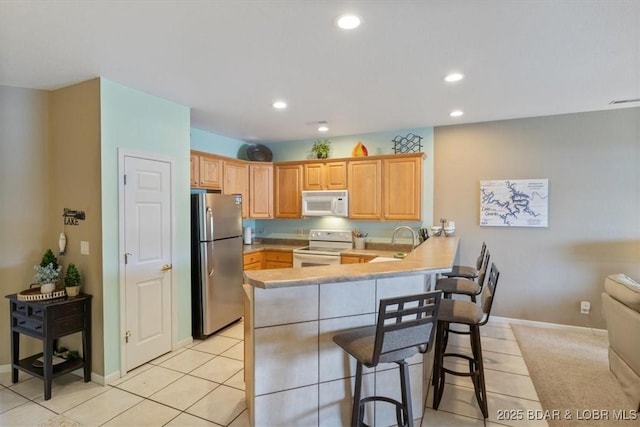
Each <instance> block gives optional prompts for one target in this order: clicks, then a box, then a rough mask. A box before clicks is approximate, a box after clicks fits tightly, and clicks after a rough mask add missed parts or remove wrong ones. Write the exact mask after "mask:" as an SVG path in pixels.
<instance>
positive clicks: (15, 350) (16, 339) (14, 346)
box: [11, 331, 20, 384]
mask: <svg viewBox="0 0 640 427" xmlns="http://www.w3.org/2000/svg"><path fill="white" fill-rule="evenodd" d="M19 361H20V334H19V333H18V332H15V331H11V382H12V383H14V384H15V383H17V382H18V368H16V366H18V363H19Z"/></svg>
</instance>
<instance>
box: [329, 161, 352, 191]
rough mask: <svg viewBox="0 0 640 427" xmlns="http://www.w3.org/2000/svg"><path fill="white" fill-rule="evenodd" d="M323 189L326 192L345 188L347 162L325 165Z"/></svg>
mask: <svg viewBox="0 0 640 427" xmlns="http://www.w3.org/2000/svg"><path fill="white" fill-rule="evenodd" d="M325 188H326V189H327V190H344V189H345V188H347V162H328V163H325Z"/></svg>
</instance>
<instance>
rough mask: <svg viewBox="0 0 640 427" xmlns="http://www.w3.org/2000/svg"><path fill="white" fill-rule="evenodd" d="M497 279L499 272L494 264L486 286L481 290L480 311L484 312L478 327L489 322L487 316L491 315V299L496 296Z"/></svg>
mask: <svg viewBox="0 0 640 427" xmlns="http://www.w3.org/2000/svg"><path fill="white" fill-rule="evenodd" d="M499 277H500V272H499V271H498V268H497V267H496V265H495V263H492V264H491V271H489V280H488V282H487V286H485V288H484V289H483V290H482V311H483V312H484V319H482V322H480V323H479V325H484V324H485V323H487V322H488V321H489V315H490V314H491V307H492V306H493V298H494V297H495V294H496V287H497V286H498V278H499Z"/></svg>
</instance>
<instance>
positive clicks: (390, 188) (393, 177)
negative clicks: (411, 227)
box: [382, 157, 422, 221]
mask: <svg viewBox="0 0 640 427" xmlns="http://www.w3.org/2000/svg"><path fill="white" fill-rule="evenodd" d="M383 166H384V181H383V185H382V194H383V207H382V209H383V213H384V219H388V220H393V221H397V220H418V221H419V220H420V219H421V218H420V213H421V205H422V158H420V157H408V158H397V159H384V160H383Z"/></svg>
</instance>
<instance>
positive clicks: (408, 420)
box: [396, 360, 413, 427]
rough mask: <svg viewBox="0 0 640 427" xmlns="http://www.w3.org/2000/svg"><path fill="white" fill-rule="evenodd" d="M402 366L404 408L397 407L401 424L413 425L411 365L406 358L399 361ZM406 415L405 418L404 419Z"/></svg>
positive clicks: (401, 384)
mask: <svg viewBox="0 0 640 427" xmlns="http://www.w3.org/2000/svg"><path fill="white" fill-rule="evenodd" d="M397 363H398V367H399V368H400V389H401V390H402V410H400V409H398V408H397V409H396V419H397V421H398V425H399V426H408V427H413V410H412V408H411V397H410V396H411V385H410V382H409V365H408V364H407V362H405V361H404V360H403V361H402V362H397ZM402 416H404V420H403V419H402Z"/></svg>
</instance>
